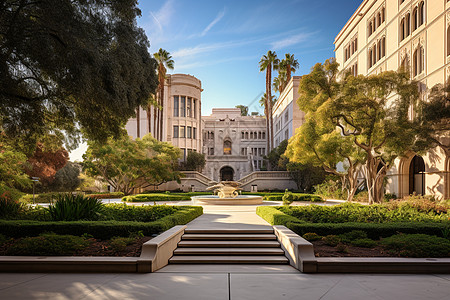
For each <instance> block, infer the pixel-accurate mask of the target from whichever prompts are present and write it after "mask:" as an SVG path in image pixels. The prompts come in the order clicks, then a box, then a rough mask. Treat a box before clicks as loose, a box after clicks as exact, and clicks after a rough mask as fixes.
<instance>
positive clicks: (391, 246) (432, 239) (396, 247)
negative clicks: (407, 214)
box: [381, 234, 450, 257]
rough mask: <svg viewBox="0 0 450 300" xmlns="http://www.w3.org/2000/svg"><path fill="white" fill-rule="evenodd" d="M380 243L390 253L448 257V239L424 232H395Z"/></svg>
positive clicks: (449, 252)
mask: <svg viewBox="0 0 450 300" xmlns="http://www.w3.org/2000/svg"><path fill="white" fill-rule="evenodd" d="M381 244H382V245H383V246H384V247H385V248H386V249H388V250H389V251H390V252H391V253H393V254H396V255H400V256H404V257H449V256H450V241H449V240H447V239H444V238H440V237H437V236H431V235H426V234H396V235H393V236H391V237H388V238H385V239H383V240H382V241H381Z"/></svg>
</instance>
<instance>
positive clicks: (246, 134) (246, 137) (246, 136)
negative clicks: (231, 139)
mask: <svg viewBox="0 0 450 300" xmlns="http://www.w3.org/2000/svg"><path fill="white" fill-rule="evenodd" d="M245 139H246V140H248V132H246V133H245Z"/></svg>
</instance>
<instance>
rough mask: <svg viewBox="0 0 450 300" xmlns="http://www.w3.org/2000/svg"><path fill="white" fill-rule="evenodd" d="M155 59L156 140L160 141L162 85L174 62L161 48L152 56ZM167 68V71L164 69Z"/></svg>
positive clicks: (162, 113)
mask: <svg viewBox="0 0 450 300" xmlns="http://www.w3.org/2000/svg"><path fill="white" fill-rule="evenodd" d="M153 56H154V57H155V59H156V60H157V62H158V80H159V85H158V89H159V101H158V104H159V117H158V118H159V133H158V138H157V139H159V140H160V141H162V139H163V116H164V112H163V108H164V107H163V106H164V83H165V81H166V72H167V69H171V70H173V67H174V61H173V59H172V56H171V55H170V53H169V52H167V51H166V50H163V49H162V48H159V50H158V52H156V53H155V54H153ZM166 68H167V69H166Z"/></svg>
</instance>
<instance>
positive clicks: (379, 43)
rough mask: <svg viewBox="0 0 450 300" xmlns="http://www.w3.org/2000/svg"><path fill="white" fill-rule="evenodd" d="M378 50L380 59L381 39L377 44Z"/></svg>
mask: <svg viewBox="0 0 450 300" xmlns="http://www.w3.org/2000/svg"><path fill="white" fill-rule="evenodd" d="M377 48H378V49H377V50H378V60H379V59H380V58H381V57H382V56H381V40H380V41H378V44H377Z"/></svg>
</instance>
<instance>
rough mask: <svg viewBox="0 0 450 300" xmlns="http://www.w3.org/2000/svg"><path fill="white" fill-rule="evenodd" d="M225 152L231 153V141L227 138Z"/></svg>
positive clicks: (224, 145) (225, 153)
mask: <svg viewBox="0 0 450 300" xmlns="http://www.w3.org/2000/svg"><path fill="white" fill-rule="evenodd" d="M223 154H224V155H231V141H228V140H226V141H224V142H223Z"/></svg>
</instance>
